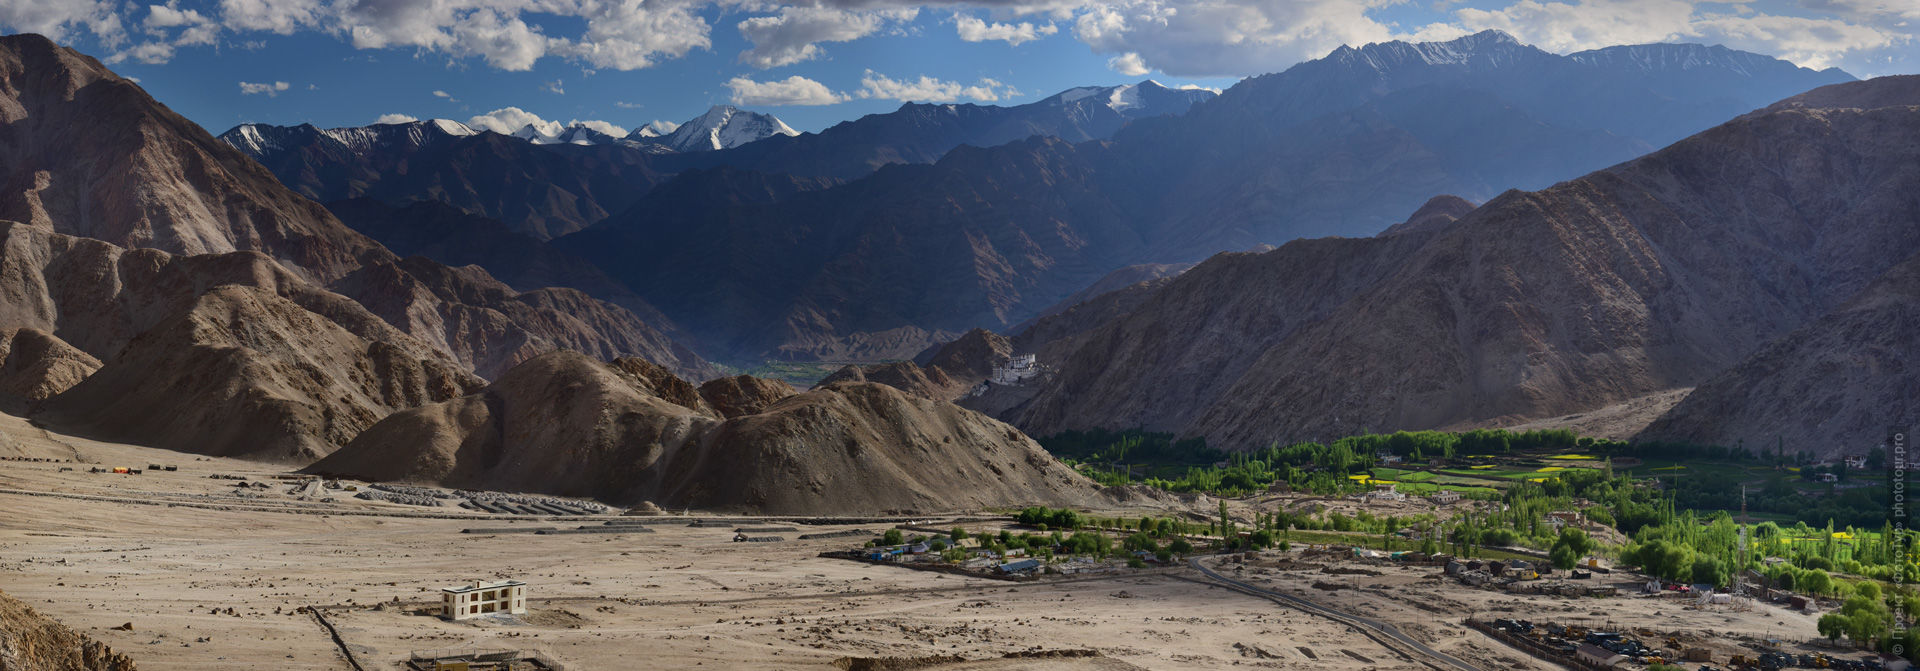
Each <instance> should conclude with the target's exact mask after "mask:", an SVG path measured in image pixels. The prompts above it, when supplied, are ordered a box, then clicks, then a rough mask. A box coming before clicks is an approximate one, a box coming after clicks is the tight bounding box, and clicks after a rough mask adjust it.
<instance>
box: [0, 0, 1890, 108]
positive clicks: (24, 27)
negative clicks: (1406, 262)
mask: <svg viewBox="0 0 1920 671" xmlns="http://www.w3.org/2000/svg"><path fill="white" fill-rule="evenodd" d="M0 28H4V29H5V30H6V31H7V32H39V33H43V34H47V35H49V36H51V37H54V38H55V39H57V40H60V41H62V42H65V43H68V44H70V45H73V46H75V47H77V48H79V49H81V50H82V51H85V52H87V53H90V54H93V55H95V56H98V57H100V58H101V59H102V60H105V61H107V62H109V63H110V64H111V65H112V67H113V68H114V69H115V70H117V71H119V72H120V73H122V74H124V75H128V76H131V77H135V78H137V79H139V80H140V82H141V84H142V86H144V87H146V89H147V90H148V91H149V92H151V93H152V94H153V95H154V96H155V97H157V98H159V99H160V100H161V101H162V102H164V103H166V104H168V105H169V106H171V107H173V108H174V109H175V110H177V111H179V112H181V113H183V114H185V115H186V116H188V117H189V118H191V119H193V120H195V121H196V122H199V123H200V124H201V125H202V126H205V127H206V128H207V129H208V130H210V131H213V132H216V133H217V132H220V131H223V130H225V129H227V128H229V127H231V126H233V125H235V124H238V123H242V122H265V123H275V124H293V123H301V122H310V123H314V124H316V125H320V126H324V127H333V126H348V125H363V124H367V123H370V122H373V121H374V120H375V119H378V118H381V117H383V116H386V117H388V118H400V117H414V118H450V119H455V120H459V121H473V120H475V117H480V120H481V121H483V122H484V123H485V124H489V125H493V124H497V125H501V126H506V125H514V126H517V125H519V124H522V123H527V122H530V121H534V120H540V121H545V122H560V123H567V122H572V121H576V120H577V121H594V122H602V123H607V124H611V125H614V126H618V127H620V128H621V129H630V128H634V127H637V126H639V125H642V124H645V123H647V122H649V121H651V120H655V119H661V120H666V121H671V122H679V121H684V120H686V119H689V118H692V117H694V116H697V115H698V114H700V113H701V112H702V111H704V110H705V109H706V108H707V107H708V106H710V105H713V104H722V103H731V104H739V105H741V106H744V107H749V108H753V109H758V110H763V111H768V112H772V113H774V114H776V115H778V116H780V117H781V118H782V119H784V120H786V121H787V122H788V123H789V124H790V125H792V126H794V127H795V128H797V129H800V130H818V129H820V128H824V127H826V126H829V125H832V124H833V123H835V122H838V121H841V120H845V119H851V118H855V117H858V116H860V115H863V114H869V113H874V112H883V111H887V110H891V109H894V108H896V107H898V106H899V105H900V104H901V102H903V101H906V100H913V101H925V102H978V103H982V104H1019V103H1024V102H1031V101H1034V100H1038V99H1039V98H1041V97H1044V96H1047V95H1051V94H1053V93H1055V92H1058V91H1060V90H1062V89H1066V88H1070V87H1073V86H1081V85H1088V84H1114V83H1122V82H1131V81H1138V80H1140V79H1145V78H1149V77H1151V78H1154V79H1157V80H1159V81H1161V82H1162V83H1165V84H1169V85H1195V86H1206V87H1213V88H1219V87H1225V86H1230V85H1231V84H1232V83H1233V82H1234V81H1236V80H1237V79H1238V78H1240V77H1244V76H1250V75H1256V74H1261V73H1265V72H1273V71H1277V70H1281V69H1284V68H1286V67H1287V66H1289V65H1291V64H1293V63H1296V62H1299V61H1300V60H1303V59H1307V58H1314V57H1318V56H1320V55H1324V54H1325V53H1326V52H1327V51H1329V50H1331V49H1332V48H1334V47H1336V46H1339V45H1340V44H1355V45H1358V44H1364V43H1367V42H1377V41H1385V40H1391V39H1412V40H1426V39H1449V38H1452V37H1455V36H1458V35H1462V34H1466V33H1470V32H1474V31H1477V30H1481V29H1486V28H1497V29H1501V30H1505V31H1507V32H1509V33H1512V34H1514V35H1515V36H1516V37H1518V38H1519V39H1520V40H1521V41H1523V42H1527V43H1530V44H1534V45H1537V46H1540V47H1542V48H1544V49H1547V50H1549V51H1554V52H1559V53H1567V52H1572V51H1578V50H1581V49H1589V48H1595V47H1600V46H1608V45H1613V44H1631V43H1644V42H1661V41H1677V42H1703V43H1709V44H1726V45H1727V46H1731V47H1734V48H1738V49H1745V50H1749V51H1755V52H1760V53H1765V54H1769V55H1774V56H1779V57H1782V58H1786V59H1788V60H1791V61H1794V62H1796V63H1799V64H1801V65H1805V66H1810V67H1816V68H1824V67H1836V66H1837V67H1841V68H1844V69H1846V70H1847V71H1849V72H1851V73H1853V74H1855V75H1858V76H1873V75H1882V74H1897V73H1912V72H1916V71H1920V40H1917V39H1916V36H1920V0H1749V1H1743V2H1692V1H1690V0H1560V1H1550V0H1467V1H1458V0H1429V1H1420V2H1411V1H1396V0H977V1H972V2H938V1H936V2H925V1H922V0H809V1H806V2H799V3H789V2H777V1H771V0H164V1H163V2H155V1H154V0H140V1H131V0H0Z"/></svg>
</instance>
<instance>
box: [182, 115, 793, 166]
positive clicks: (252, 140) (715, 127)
mask: <svg viewBox="0 0 1920 671" xmlns="http://www.w3.org/2000/svg"><path fill="white" fill-rule="evenodd" d="M483 132H486V131H484V130H481V129H476V128H474V127H472V126H468V125H467V124H463V123H460V122H458V121H454V120H451V119H428V120H424V121H408V122H404V123H388V124H373V125H370V126H350V127H345V128H327V129H321V128H317V127H315V126H313V125H311V124H300V125H298V126H273V125H268V124H241V125H239V126H235V127H233V129H231V130H228V131H227V132H225V133H221V134H220V140H221V141H223V142H226V143H227V144H229V145H232V146H233V147H234V148H236V149H239V150H240V151H242V152H245V153H246V154H247V155H249V156H252V157H254V158H255V159H256V160H258V159H261V158H262V157H263V156H266V155H268V154H272V153H275V152H278V151H280V150H283V149H287V148H291V147H298V146H302V145H306V144H308V143H312V142H321V143H323V144H328V143H337V144H338V146H339V147H340V148H341V149H345V150H346V151H348V152H350V153H354V154H365V153H367V152H370V151H378V150H392V149H399V150H411V149H418V148H420V147H423V146H426V145H428V144H431V143H433V142H435V141H437V140H441V139H446V138H459V137H467V136H472V135H479V134H481V133H483ZM799 134H800V132H799V131H796V130H794V129H793V128H792V127H790V126H788V125H787V124H786V122H783V121H781V120H780V119H779V118H777V117H775V116H773V115H771V114H761V113H758V112H749V111H746V110H742V109H740V108H737V107H733V106H731V105H715V106H714V107H713V108H711V109H709V110H707V111H706V113H704V114H701V115H700V116H698V117H695V118H694V119H693V120H691V121H688V122H686V123H682V124H675V123H672V122H667V121H654V122H651V123H648V124H646V125H643V126H641V127H639V128H636V129H634V130H633V131H632V132H630V133H628V134H626V135H625V136H621V137H616V136H614V135H612V134H609V133H606V132H603V131H601V130H598V129H595V128H592V127H589V126H588V125H586V124H583V123H574V124H572V125H564V126H563V125H561V124H559V123H548V124H545V125H535V124H527V125H525V126H521V127H520V129H519V130H515V131H513V132H512V133H508V134H507V135H508V136H509V137H514V138H518V139H521V140H525V141H527V142H528V143H530V144H536V145H557V144H568V145H588V146H623V147H629V148H634V149H640V150H643V151H647V152H649V153H671V152H700V151H715V150H720V149H732V148H734V147H738V146H741V145H744V144H747V143H750V142H754V141H757V140H764V139H766V138H769V137H772V136H775V135H788V136H792V135H799Z"/></svg>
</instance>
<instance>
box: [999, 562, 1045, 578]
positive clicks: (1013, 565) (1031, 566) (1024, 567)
mask: <svg viewBox="0 0 1920 671" xmlns="http://www.w3.org/2000/svg"><path fill="white" fill-rule="evenodd" d="M1038 570H1040V560H1038V559H1021V560H1019V561H1010V562H1007V563H1005V564H1001V565H1000V572H1001V573H1007V574H1016V573H1032V572H1034V571H1038Z"/></svg>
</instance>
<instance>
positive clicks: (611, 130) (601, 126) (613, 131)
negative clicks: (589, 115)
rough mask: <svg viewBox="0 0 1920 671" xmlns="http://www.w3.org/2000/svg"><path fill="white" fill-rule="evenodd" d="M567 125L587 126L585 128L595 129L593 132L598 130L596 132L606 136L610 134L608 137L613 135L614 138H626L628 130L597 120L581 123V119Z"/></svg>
mask: <svg viewBox="0 0 1920 671" xmlns="http://www.w3.org/2000/svg"><path fill="white" fill-rule="evenodd" d="M567 125H569V126H585V127H587V128H590V129H593V130H596V131H600V132H602V133H606V134H608V135H612V136H614V137H626V136H627V129H625V128H621V127H619V126H615V125H613V124H610V123H607V122H605V121H600V120H597V119H595V120H587V121H581V120H579V119H574V120H573V121H570V122H568V123H567Z"/></svg>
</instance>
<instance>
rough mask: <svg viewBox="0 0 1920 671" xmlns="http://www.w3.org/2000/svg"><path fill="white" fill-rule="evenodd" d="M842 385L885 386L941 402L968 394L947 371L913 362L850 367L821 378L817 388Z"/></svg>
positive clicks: (851, 365) (844, 367)
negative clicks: (864, 384) (850, 383)
mask: <svg viewBox="0 0 1920 671" xmlns="http://www.w3.org/2000/svg"><path fill="white" fill-rule="evenodd" d="M843 382H873V383H877V384H884V385H887V386H889V387H893V388H894V389H898V390H900V391H904V392H907V393H909V394H913V395H914V396H919V397H921V398H930V399H936V400H941V401H949V400H953V398H954V397H955V396H958V395H959V394H960V393H961V392H964V391H966V387H965V386H963V385H960V384H959V383H957V382H955V381H954V380H953V378H950V377H947V373H946V371H943V370H940V369H939V368H937V367H921V366H918V365H914V363H913V362H910V361H895V362H892V363H872V364H866V365H853V364H849V365H846V366H842V367H841V368H840V370H836V371H834V372H833V374H831V375H828V376H826V377H825V378H822V379H821V380H820V382H819V383H817V384H815V385H814V387H815V388H820V387H825V386H828V385H833V384H840V383H843Z"/></svg>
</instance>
